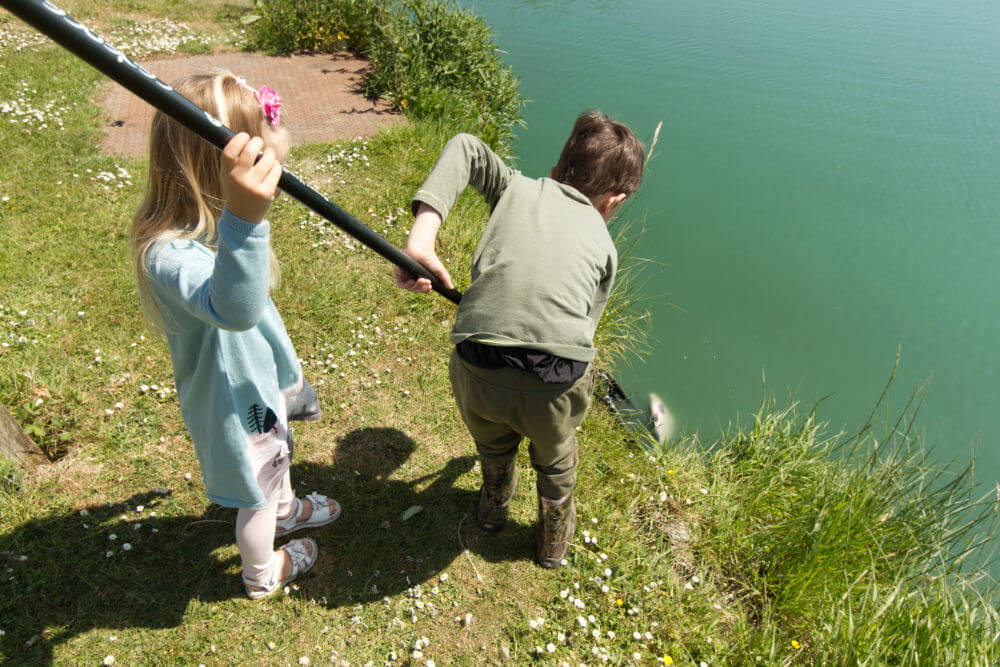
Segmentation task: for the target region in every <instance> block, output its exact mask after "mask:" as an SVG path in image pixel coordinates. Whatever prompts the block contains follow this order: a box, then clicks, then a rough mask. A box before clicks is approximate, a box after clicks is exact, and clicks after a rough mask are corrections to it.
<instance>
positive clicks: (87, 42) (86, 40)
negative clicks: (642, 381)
mask: <svg viewBox="0 0 1000 667" xmlns="http://www.w3.org/2000/svg"><path fill="white" fill-rule="evenodd" d="M0 6H2V7H3V8H5V9H7V10H8V11H9V12H11V13H12V14H14V15H15V16H17V17H18V18H20V19H21V20H23V21H24V22H25V23H27V24H29V25H31V26H32V27H34V28H35V29H36V30H38V31H39V32H41V33H43V34H44V35H46V36H47V37H49V38H50V39H51V40H52V41H54V42H55V43H56V44H59V45H60V46H62V47H63V48H65V49H66V50H68V51H69V52H71V53H73V54H74V55H76V56H77V57H79V58H80V59H82V60H83V61H84V62H86V63H88V64H89V65H91V66H92V67H94V68H95V69H97V70H98V71H100V72H101V73H103V74H105V75H106V76H107V77H109V78H110V79H112V80H114V81H117V82H118V83H119V84H121V85H122V87H124V88H126V89H127V90H129V91H131V92H132V93H134V94H135V95H137V96H139V97H140V98H142V99H143V100H145V101H146V102H148V103H149V104H150V105H152V106H153V107H154V108H156V109H159V110H160V111H162V112H163V113H165V114H166V115H168V116H170V117H171V118H173V119H174V120H176V121H177V122H178V123H180V124H181V125H183V126H184V127H186V128H188V129H189V130H191V131H192V132H194V133H195V134H197V135H198V136H200V137H202V138H203V139H205V140H206V141H208V142H209V143H211V144H212V145H213V146H215V147H216V148H219V149H220V150H221V149H222V148H223V147H224V146H225V145H226V143H228V142H229V140H230V139H231V138H232V137H233V135H234V134H235V133H234V132H233V131H232V130H230V129H229V128H228V127H226V126H225V125H223V124H222V123H221V122H219V120H218V119H217V118H215V117H213V116H212V115H211V114H209V113H207V112H205V111H203V110H202V109H199V108H198V107H197V106H195V104H194V103H192V102H191V101H190V100H188V99H187V98H185V97H184V96H183V95H181V94H180V93H178V92H177V91H175V90H174V89H173V88H171V87H170V86H169V85H167V84H166V83H164V82H163V81H161V80H160V79H159V78H157V77H156V75H154V74H152V73H151V72H149V71H147V70H146V69H145V68H143V67H142V66H141V65H139V64H138V63H136V62H134V61H133V60H131V59H130V58H127V57H126V56H125V55H124V54H123V53H121V52H120V51H118V49H116V48H114V47H113V46H111V45H110V44H108V43H107V42H105V41H104V40H103V39H101V38H100V37H98V36H97V35H96V34H95V33H93V32H91V31H90V30H89V29H87V27H86V26H84V25H83V24H82V23H80V22H79V21H77V20H76V19H74V18H72V17H71V16H69V15H68V14H67V13H66V12H64V11H63V10H62V9H60V8H59V7H56V6H55V5H53V4H52V3H51V2H46V1H42V0H0ZM278 186H279V187H280V188H281V189H282V190H284V191H285V192H286V193H287V194H288V195H289V196H290V197H292V198H294V199H297V200H298V201H300V202H302V204H304V205H305V206H307V207H308V208H310V209H312V210H313V211H315V212H316V213H318V214H320V215H321V216H323V217H324V218H326V219H327V220H329V221H330V222H332V223H333V224H335V225H337V227H339V228H340V229H342V230H343V231H344V232H346V233H347V234H349V235H351V236H353V237H354V238H356V239H357V240H358V241H360V242H361V243H363V244H365V245H366V246H368V247H369V248H371V249H372V250H374V251H375V252H377V253H378V254H379V255H381V256H382V257H384V258H385V259H387V260H389V261H390V262H392V263H393V264H395V265H396V266H398V267H400V268H402V269H404V270H406V271H408V272H410V273H411V274H413V275H416V276H421V277H424V278H428V279H429V280H430V281H431V287H432V288H433V289H434V291H435V292H437V293H438V294H440V295H442V296H444V297H445V298H447V299H449V300H451V301H453V302H455V303H458V302H459V301H460V300H461V299H462V293H461V292H459V291H458V290H456V289H451V288H448V287H445V286H444V285H442V284H441V282H440V281H439V280H438V279H437V277H435V276H434V275H432V274H431V272H430V271H428V270H427V269H426V268H425V267H424V266H422V265H421V264H419V263H418V262H417V261H416V260H414V259H413V258H412V257H410V256H409V255H406V254H405V253H403V252H402V251H401V250H400V249H399V248H397V247H396V246H394V245H392V244H391V243H389V242H388V241H386V240H385V239H384V238H382V237H381V236H379V235H378V234H377V233H375V232H374V231H373V230H372V229H371V228H369V227H367V226H366V225H364V224H362V223H361V222H360V221H359V220H358V219H357V218H355V217H354V216H353V215H351V214H350V213H348V212H347V211H345V210H344V209H342V208H340V207H339V206H337V205H336V204H334V203H333V202H331V201H330V200H329V199H327V198H326V197H324V196H323V195H322V194H320V193H319V192H317V191H316V190H314V189H313V188H311V187H310V186H308V185H306V184H305V183H304V182H303V181H302V180H301V179H300V178H299V177H298V176H296V175H295V174H293V173H292V172H291V171H289V170H288V169H284V168H283V169H282V172H281V180H279V181H278ZM605 375H606V376H607V380H608V382H609V388H608V391H607V394H606V395H605V396H604V397H603V399H604V401H605V403H607V404H608V406H609V407H610V408H611V409H612V411H613V412H614V413H615V414H616V415H618V417H619V418H620V419H622V421H623V423H625V424H626V426H629V427H630V428H631V429H632V430H634V431H650V432H651V431H652V429H651V427H649V426H648V424H647V425H637V424H636V419H635V415H637V414H639V410H638V409H636V408H635V405H634V404H633V403H632V402H631V400H629V398H628V396H626V395H625V392H624V391H622V390H621V387H619V386H618V383H617V382H615V381H614V379H613V378H611V376H610V375H607V374H606V373H605ZM640 421H641V420H640ZM643 426H645V428H643Z"/></svg>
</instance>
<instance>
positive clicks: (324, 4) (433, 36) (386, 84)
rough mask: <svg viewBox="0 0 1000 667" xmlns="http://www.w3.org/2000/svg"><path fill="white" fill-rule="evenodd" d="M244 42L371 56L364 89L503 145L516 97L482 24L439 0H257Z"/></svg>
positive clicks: (517, 108)
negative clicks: (350, 51)
mask: <svg viewBox="0 0 1000 667" xmlns="http://www.w3.org/2000/svg"><path fill="white" fill-rule="evenodd" d="M257 16H259V17H260V18H259V19H257V20H255V21H254V22H253V23H252V24H251V25H252V26H253V30H254V37H253V40H252V44H253V45H254V46H255V47H257V48H261V49H264V50H266V51H270V52H274V53H290V52H293V51H337V50H341V49H344V48H349V49H353V50H355V51H357V52H358V53H360V54H362V55H363V56H365V57H367V58H369V59H370V61H371V65H372V68H371V70H370V71H369V73H368V75H367V77H366V80H365V91H366V93H367V94H368V95H369V96H371V97H378V98H384V99H386V100H388V101H390V102H391V103H392V105H393V106H394V107H395V108H397V109H401V110H404V111H406V112H407V114H409V115H411V116H413V117H415V118H421V119H431V120H437V121H441V122H443V123H445V124H447V125H448V126H449V128H450V129H452V131H455V132H458V131H466V132H472V133H475V134H477V135H479V136H480V137H482V138H483V140H484V141H486V142H487V143H488V144H490V145H491V146H492V147H493V148H494V149H497V150H499V151H501V152H505V151H506V145H507V142H508V140H509V139H510V135H511V131H512V130H513V128H514V126H515V125H517V124H518V123H520V121H521V116H520V114H521V108H522V107H523V106H524V99H523V98H522V97H521V95H520V93H519V92H518V82H517V79H516V78H515V77H514V75H513V74H512V72H511V70H510V68H509V67H507V66H506V65H504V64H503V61H502V60H501V59H500V57H499V55H498V53H497V51H498V50H497V47H496V46H495V45H494V44H493V42H492V40H491V33H490V30H489V27H488V26H487V25H486V23H485V22H484V21H483V20H482V19H480V18H479V17H477V16H476V15H475V14H473V13H472V12H471V11H468V10H464V9H461V8H459V7H457V6H456V5H455V4H454V2H450V1H443V0H311V1H307V2H297V1H294V0H276V1H274V2H258V3H257Z"/></svg>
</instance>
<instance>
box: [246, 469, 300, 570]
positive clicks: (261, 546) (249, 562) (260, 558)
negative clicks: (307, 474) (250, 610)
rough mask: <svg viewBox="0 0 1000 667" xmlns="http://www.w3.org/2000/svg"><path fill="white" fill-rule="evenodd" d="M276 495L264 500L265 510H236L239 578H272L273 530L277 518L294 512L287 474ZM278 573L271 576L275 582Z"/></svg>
mask: <svg viewBox="0 0 1000 667" xmlns="http://www.w3.org/2000/svg"><path fill="white" fill-rule="evenodd" d="M275 491H276V493H274V494H273V496H272V497H269V498H268V499H267V507H265V508H263V509H259V510H249V509H242V508H241V509H240V511H239V512H237V514H236V546H237V547H239V550H240V558H242V559H243V575H244V576H245V577H246V578H247V579H254V580H256V581H261V580H267V579H268V578H269V576H271V575H272V569H271V568H272V566H273V565H272V564H274V563H277V560H276V556H277V554H276V553H275V551H274V529H275V522H276V521H277V519H278V517H281V518H285V517H287V516H288V515H290V514H291V513H292V512H293V511H294V510H295V493H294V492H293V491H292V480H291V476H290V475H289V472H288V470H286V471H285V474H284V476H283V477H282V479H281V485H280V486H277V485H276V488H275ZM280 574H281V573H280V572H273V575H274V576H275V577H276V578H277V577H278V576H279V575H280Z"/></svg>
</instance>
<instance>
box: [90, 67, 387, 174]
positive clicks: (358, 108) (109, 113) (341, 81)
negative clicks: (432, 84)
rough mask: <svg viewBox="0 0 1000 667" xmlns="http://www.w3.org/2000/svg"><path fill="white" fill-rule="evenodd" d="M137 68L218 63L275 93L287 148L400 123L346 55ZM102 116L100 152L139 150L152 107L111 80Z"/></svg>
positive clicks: (174, 70) (169, 77) (160, 72)
mask: <svg viewBox="0 0 1000 667" xmlns="http://www.w3.org/2000/svg"><path fill="white" fill-rule="evenodd" d="M141 64H142V66H143V67H145V68H146V69H147V70H149V71H150V72H152V73H153V74H155V75H156V76H158V77H159V78H160V79H162V80H164V81H166V82H168V83H169V82H171V81H173V80H174V79H176V78H178V77H180V76H182V75H184V74H188V73H190V72H194V71H197V70H200V69H207V68H212V67H221V68H224V69H228V70H230V71H232V72H233V73H234V74H236V75H238V76H242V77H243V78H244V79H246V80H247V83H249V84H250V85H251V86H253V87H254V88H257V87H259V86H262V85H267V86H270V87H271V88H273V89H275V90H277V91H278V92H279V93H280V94H281V97H282V108H281V121H282V125H285V126H287V128H288V130H289V133H290V134H291V143H292V145H296V144H303V143H310V142H318V141H334V140H336V139H344V138H348V137H356V136H371V135H374V134H376V133H378V130H379V128H381V127H384V126H388V125H395V124H397V123H402V122H406V121H405V117H404V116H403V115H402V114H399V113H396V112H394V111H392V110H391V109H390V108H389V105H388V104H386V103H385V102H382V101H374V102H373V101H372V100H369V99H367V98H365V96H364V94H363V93H362V78H363V76H364V72H365V70H366V69H367V67H368V63H367V61H366V60H364V59H361V58H358V57H356V56H354V55H352V54H350V53H336V54H310V55H295V56H287V57H276V56H265V55H262V54H259V53H245V52H240V53H225V54H219V55H203V56H192V57H185V58H169V59H161V60H150V61H146V62H143V63H141ZM100 103H101V108H102V110H103V113H104V120H105V123H104V138H103V139H102V141H101V147H102V149H103V150H104V151H105V152H107V153H111V154H113V155H143V154H145V153H146V151H147V149H148V146H147V144H148V142H149V126H150V123H151V122H152V120H153V108H152V107H151V106H149V105H148V104H147V103H146V102H144V101H142V100H141V99H139V98H138V97H136V96H135V95H133V94H132V93H130V92H129V91H127V90H125V89H124V88H122V87H121V86H120V85H118V84H117V83H115V82H113V81H109V82H108V83H107V84H106V90H105V92H104V93H103V94H102V95H101V99H100Z"/></svg>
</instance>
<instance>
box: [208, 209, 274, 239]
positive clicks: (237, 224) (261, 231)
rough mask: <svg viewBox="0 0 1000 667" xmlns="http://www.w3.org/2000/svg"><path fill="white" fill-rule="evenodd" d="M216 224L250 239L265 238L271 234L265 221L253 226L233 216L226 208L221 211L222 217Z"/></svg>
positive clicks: (269, 225)
mask: <svg viewBox="0 0 1000 667" xmlns="http://www.w3.org/2000/svg"><path fill="white" fill-rule="evenodd" d="M218 224H219V225H220V226H221V225H224V226H226V227H229V228H230V229H232V230H234V231H237V232H239V233H240V234H243V235H244V236H249V237H250V238H265V237H267V235H268V234H270V233H271V224H270V223H269V222H268V221H267V220H262V221H261V222H260V223H259V224H256V225H255V224H254V223H252V222H247V221H246V220H244V219H243V218H241V217H239V216H237V215H235V214H233V213H232V212H231V211H230V210H229V209H228V208H224V209H222V215H220V216H219V223H218Z"/></svg>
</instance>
